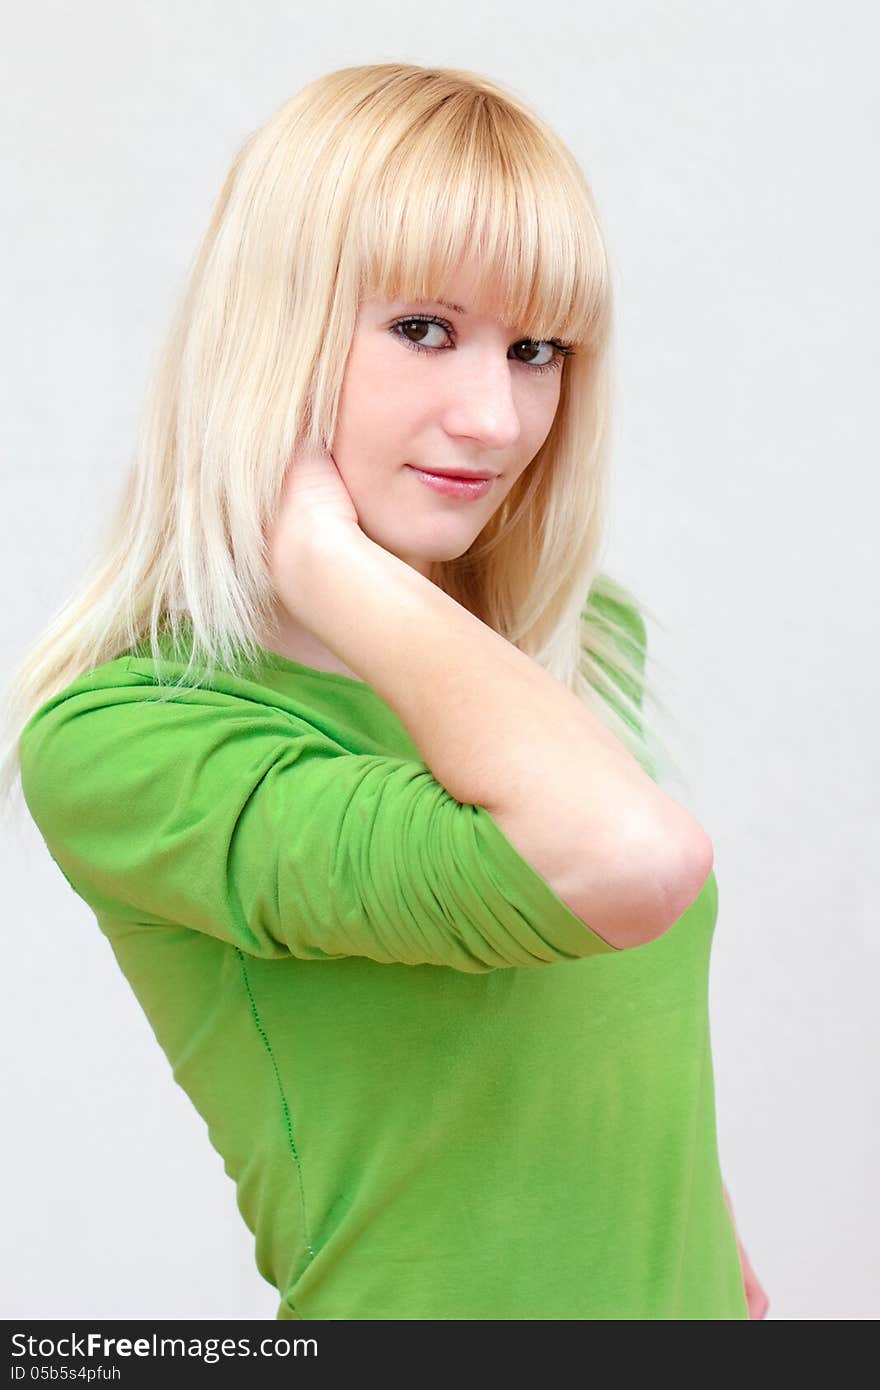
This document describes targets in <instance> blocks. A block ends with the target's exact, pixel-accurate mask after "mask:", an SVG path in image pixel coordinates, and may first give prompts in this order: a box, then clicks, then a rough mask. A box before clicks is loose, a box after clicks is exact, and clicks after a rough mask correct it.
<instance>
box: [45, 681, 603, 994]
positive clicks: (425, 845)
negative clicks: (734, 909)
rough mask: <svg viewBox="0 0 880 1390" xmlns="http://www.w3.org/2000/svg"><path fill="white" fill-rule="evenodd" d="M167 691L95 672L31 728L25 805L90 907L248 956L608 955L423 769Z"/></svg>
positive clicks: (273, 719)
mask: <svg viewBox="0 0 880 1390" xmlns="http://www.w3.org/2000/svg"><path fill="white" fill-rule="evenodd" d="M93 675H94V673H93ZM156 691H157V687H156V686H155V685H154V684H152V683H143V681H142V679H139V678H138V677H136V676H135V675H134V674H133V673H129V672H125V673H120V674H119V675H118V676H116V677H115V678H114V680H113V681H112V682H108V681H106V680H105V681H103V682H98V681H95V680H94V679H93V678H88V677H87V678H84V679H82V680H81V681H79V682H74V683H73V685H72V686H71V687H68V690H67V692H62V693H61V695H59V696H56V697H54V699H52V700H50V701H48V702H47V703H46V704H45V705H44V706H43V707H42V708H41V709H40V710H39V711H37V713H36V714H35V715H34V716H33V717H32V718H31V720H30V721H29V723H28V724H27V725H26V727H25V730H24V733H23V735H22V738H21V742H20V755H21V774H22V789H23V792H24V796H25V800H26V803H27V806H28V809H29V811H30V813H31V815H32V817H33V819H34V821H35V823H36V825H37V827H38V829H39V831H40V833H41V835H42V836H43V839H44V841H45V843H46V846H47V848H48V850H49V853H50V855H51V856H52V858H53V859H54V860H55V862H56V864H57V865H58V867H59V868H60V869H61V871H62V873H63V874H64V875H65V877H66V878H67V879H68V882H69V883H70V885H71V886H72V887H73V889H74V891H75V892H76V893H77V894H78V895H79V896H80V897H81V898H82V899H83V900H84V901H85V902H87V903H88V904H89V906H90V907H91V908H92V909H93V910H94V911H95V913H96V914H99V915H101V914H105V915H107V916H110V917H112V918H115V919H121V920H123V921H128V922H137V923H146V924H164V925H169V924H172V925H177V926H181V927H185V928H190V929H192V930H194V931H198V932H206V933H208V934H210V935H211V936H214V937H216V938H218V939H220V940H222V941H225V942H228V943H232V944H234V945H236V946H238V947H239V948H240V949H241V950H242V951H244V952H246V953H248V954H250V955H255V956H263V957H270V958H276V957H284V956H296V957H300V958H302V959H304V960H326V959H334V958H337V957H340V956H364V957H368V958H369V959H371V960H374V961H378V962H382V963H392V962H402V963H406V964H409V965H422V964H432V965H443V966H449V967H451V968H453V969H456V970H462V971H468V972H473V973H478V972H482V971H486V970H491V969H494V968H498V967H505V966H535V965H542V964H549V963H553V962H555V961H560V960H571V959H577V958H579V957H584V956H590V955H595V954H599V953H602V952H609V951H612V950H614V949H616V948H614V947H613V946H611V945H610V943H608V942H606V941H605V940H604V939H603V938H601V937H600V936H598V935H597V934H596V933H595V932H593V931H592V930H591V928H590V927H589V926H587V925H585V924H584V923H583V922H582V921H581V920H580V918H579V917H578V916H576V914H575V913H574V912H573V911H572V910H571V909H570V908H569V907H568V906H567V904H565V903H564V902H563V900H562V899H561V898H559V897H558V896H557V895H556V893H555V892H554V891H553V889H551V887H550V886H549V884H548V883H547V882H546V880H545V879H543V878H542V877H541V876H540V875H539V874H538V872H537V871H536V870H535V869H534V868H533V867H532V866H531V865H530V864H529V863H528V862H527V861H526V860H525V859H524V858H523V857H522V856H521V855H520V853H519V852H518V850H517V849H516V848H515V847H514V846H513V845H512V843H511V842H510V841H509V840H508V839H507V838H506V836H505V835H504V834H503V832H502V831H501V829H500V827H499V825H498V824H497V822H496V821H495V820H494V819H493V817H492V816H491V814H490V813H489V812H488V811H487V810H486V809H485V808H484V807H480V806H471V805H466V804H462V803H460V802H458V801H456V800H455V799H454V798H453V797H452V796H450V795H449V794H448V793H447V791H446V790H445V788H444V787H443V786H442V785H441V784H440V783H439V782H438V781H437V780H436V779H435V778H434V777H433V775H432V774H431V772H430V771H429V770H428V768H427V767H426V766H425V764H424V763H421V762H416V761H411V760H407V759H406V758H399V757H389V756H384V755H374V754H362V753H352V752H350V751H348V750H346V749H344V748H342V747H341V746H340V745H339V744H338V743H336V742H335V741H334V740H333V739H332V738H330V737H328V736H325V735H324V734H323V733H322V732H321V731H320V730H319V729H317V728H315V726H314V725H312V724H311V723H309V722H307V721H306V720H305V719H300V718H298V717H296V716H294V715H292V714H291V713H290V712H289V711H288V710H286V709H281V708H278V707H277V706H274V705H270V704H264V703H262V702H261V701H259V700H257V699H250V698H248V697H247V696H246V695H241V694H234V693H230V692H228V691H223V690H215V689H192V688H190V689H184V690H182V691H179V692H176V693H175V695H174V698H173V699H171V700H166V701H164V702H160V701H158V700H157V699H156Z"/></svg>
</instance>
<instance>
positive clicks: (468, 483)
mask: <svg viewBox="0 0 880 1390" xmlns="http://www.w3.org/2000/svg"><path fill="white" fill-rule="evenodd" d="M404 466H405V467H406V468H408V469H409V470H410V472H411V473H415V475H416V477H417V478H418V479H419V482H422V483H424V484H425V486H426V487H431V488H433V489H434V491H435V492H442V493H443V495H444V497H458V498H462V499H465V498H468V497H471V498H474V497H485V496H486V493H487V492H488V491H489V489H490V487H491V486H492V484H493V483H494V481H495V479H494V478H452V477H449V476H447V475H445V474H443V473H428V472H426V471H425V469H423V468H414V467H413V465H412V464H411V463H407V464H405V465H404Z"/></svg>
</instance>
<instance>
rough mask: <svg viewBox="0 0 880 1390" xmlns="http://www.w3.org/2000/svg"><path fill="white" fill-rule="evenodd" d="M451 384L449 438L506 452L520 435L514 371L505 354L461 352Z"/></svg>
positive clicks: (447, 409)
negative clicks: (471, 440) (514, 389)
mask: <svg viewBox="0 0 880 1390" xmlns="http://www.w3.org/2000/svg"><path fill="white" fill-rule="evenodd" d="M458 357H459V362H457V363H456V368H457V370H456V371H455V372H453V373H452V374H451V377H450V378H449V380H448V383H447V384H448V386H449V391H448V395H447V397H446V405H445V410H444V426H445V428H446V431H447V433H448V434H450V435H455V436H458V437H459V438H462V439H475V440H476V441H477V442H478V443H479V444H480V445H481V446H482V447H483V448H486V449H505V448H510V446H511V445H512V444H515V443H516V441H517V439H518V438H519V435H520V429H521V425H520V418H519V411H518V410H517V407H516V401H515V400H514V395H513V382H512V379H511V367H512V365H513V364H511V362H510V361H509V360H508V358H507V356H506V355H505V354H504V353H501V354H499V353H497V352H492V351H488V350H487V351H485V352H479V351H475V352H473V353H467V352H465V351H461V350H460V351H459V353H458Z"/></svg>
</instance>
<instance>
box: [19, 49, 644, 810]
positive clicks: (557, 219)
mask: <svg viewBox="0 0 880 1390" xmlns="http://www.w3.org/2000/svg"><path fill="white" fill-rule="evenodd" d="M474 255H476V256H477V257H478V258H479V264H480V266H481V274H483V275H485V283H487V284H489V285H491V287H492V290H493V293H495V294H498V295H500V304H501V311H502V313H503V315H504V318H505V320H506V321H507V322H510V323H516V324H517V325H518V326H520V327H521V328H522V332H523V336H524V338H529V339H533V340H536V341H537V340H541V339H545V338H549V337H553V336H561V337H563V338H564V339H565V340H566V341H568V342H570V343H573V344H574V345H575V352H574V354H573V355H572V356H571V357H568V358H567V359H566V361H565V366H564V369H563V378H562V383H561V395H560V401H559V406H558V410H557V413H556V416H555V419H554V422H553V425H552V428H551V431H550V434H549V435H548V437H547V439H546V440H545V442H544V444H543V445H542V447H541V449H540V451H539V453H538V454H537V455H536V457H535V459H534V461H533V463H532V464H531V465H530V466H529V467H528V468H526V469H525V471H524V472H523V474H522V475H521V476H520V478H519V479H518V480H517V483H516V484H515V485H514V487H513V488H512V489H511V491H510V493H509V494H508V496H507V497H506V498H505V500H504V502H503V503H502V505H501V506H500V507H499V509H498V510H497V511H496V512H495V514H494V515H493V516H492V517H491V519H490V520H489V522H488V523H487V525H486V526H485V528H484V530H483V531H482V532H481V534H480V535H479V536H478V537H477V539H476V540H475V542H474V544H473V545H472V546H471V547H470V548H469V550H468V551H467V552H466V553H465V554H464V555H462V556H460V557H458V558H456V559H452V560H449V561H447V562H437V563H436V564H435V571H436V579H435V582H437V583H438V584H439V585H440V586H441V587H442V588H443V589H445V590H446V591H447V592H448V593H449V594H451V595H452V596H453V597H454V598H456V599H457V600H458V601H459V602H461V603H462V604H464V605H466V606H467V607H468V608H469V609H470V610H471V611H472V612H474V613H475V614H476V615H477V616H478V617H479V618H481V619H482V620H483V621H484V622H486V623H487V624H489V625H490V626H491V627H492V628H494V629H495V630H496V631H498V632H500V633H502V634H503V635H504V636H505V637H507V638H508V639H509V640H510V641H511V642H513V643H515V644H516V645H517V646H518V647H519V648H521V649H522V650H523V651H525V652H526V653H527V654H529V655H530V656H532V657H533V658H534V659H535V660H536V661H538V662H540V663H541V665H542V666H544V667H545V668H546V669H547V670H548V671H549V672H551V673H552V674H553V675H555V676H556V677H557V678H558V679H559V680H561V681H563V682H564V683H565V684H566V685H568V686H569V687H570V688H571V689H572V690H574V691H575V692H576V693H577V694H578V695H579V696H580V697H581V698H582V699H584V700H585V701H586V702H587V703H589V704H590V705H592V706H593V707H594V708H595V709H596V710H597V712H599V713H600V714H601V715H602V717H603V718H605V719H606V721H607V722H608V723H609V724H610V725H611V727H612V728H613V729H615V730H616V732H617V733H618V734H619V736H620V737H621V739H622V740H623V741H624V742H625V743H626V745H627V746H628V747H630V749H631V751H632V752H633V753H634V754H635V756H636V757H638V758H639V760H640V761H641V762H642V764H643V766H646V767H647V768H648V769H649V770H650V769H651V761H650V759H648V758H647V754H646V751H645V750H646V744H645V733H646V725H645V721H644V718H643V715H642V711H641V706H642V702H643V696H644V693H645V688H646V687H645V679H644V675H643V672H642V661H643V658H644V621H643V618H642V615H641V612H640V611H639V606H638V605H637V604H636V603H635V601H634V599H633V597H632V595H631V594H630V593H629V592H628V591H627V590H625V589H624V588H623V587H622V586H621V585H619V584H617V583H615V582H614V581H613V580H611V578H610V577H609V576H607V575H603V574H600V573H599V564H600V558H601V554H600V552H601V548H602V544H603V540H604V531H605V523H606V512H607V488H608V476H607V461H608V447H609V424H610V404H611V399H610V398H611V382H610V350H611V339H612V287H611V278H610V272H609V262H608V256H607V251H606V247H605V244H604V241H603V237H602V233H601V231H600V228H599V223H598V219H597V216H596V211H595V207H594V202H593V198H592V195H591V193H590V190H589V187H588V185H587V182H586V179H585V177H584V175H583V173H582V172H581V170H580V168H579V166H578V164H577V162H576V161H575V159H574V157H573V155H572V154H571V153H570V152H569V151H568V149H567V148H566V147H565V145H564V144H563V143H562V141H561V140H560V139H559V138H558V136H556V135H555V134H554V133H553V131H552V130H551V129H550V128H549V127H548V126H547V125H545V124H544V122H543V121H542V120H541V119H540V118H539V117H538V116H537V115H535V114H534V113H533V112H532V111H530V110H529V109H528V107H527V106H525V105H524V104H523V103H522V102H521V101H520V100H518V99H517V98H516V96H514V95H513V94H512V93H510V92H508V91H505V90H503V89H502V88H501V87H499V86H498V85H496V84H495V83H493V82H491V81H489V80H488V79H486V78H485V77H483V76H480V75H478V74H475V73H471V72H465V71H460V70H457V69H450V68H435V67H421V66H415V65H411V64H403V63H381V64H375V65H367V66H357V67H348V68H342V69H340V70H338V71H335V72H331V73H329V74H327V75H325V76H323V77H321V78H319V79H318V80H316V81H314V82H311V83H310V84H308V85H307V86H305V87H304V88H302V89H301V90H300V91H299V92H298V93H296V94H295V95H294V96H293V97H291V98H290V99H289V100H288V101H286V102H285V103H284V104H283V105H282V106H281V107H280V108H279V109H278V110H277V111H276V112H275V114H274V115H273V116H272V117H271V118H270V119H269V120H268V122H267V123H266V124H265V125H263V126H262V127H261V128H259V129H257V130H256V131H255V132H253V133H252V134H251V135H249V136H248V138H247V139H246V140H245V142H244V144H243V145H242V146H241V147H240V149H239V151H238V153H237V154H236V156H235V158H234V159H233V161H232V165H231V167H230V169H229V172H228V174H227V176H226V178H225V180H224V183H223V186H222V188H221V190H220V193H219V195H218V197H217V200H216V203H215V206H214V209H213V212H212V214H211V218H210V221H209V224H208V227H207V230H206V231H205V233H204V236H203V237H202V240H201V244H200V245H199V247H198V249H197V252H196V254H195V257H194V261H193V263H192V266H191V268H190V271H189V274H188V277H187V280H186V283H185V286H184V290H183V294H182V296H181V298H180V301H179V304H178V307H177V309H176V313H175V315H174V318H173V321H172V323H171V326H170V330H169V332H168V335H167V338H166V340H165V343H164V345H163V347H162V350H161V352H160V354H159V356H158V359H157V361H156V364H155V367H154V371H153V374H152V379H151V381H150V383H149V389H148V392H147V397H146V402H145V407H144V411H143V416H142V420H141V425H140V430H139V438H138V441H137V447H136V450H135V454H134V459H133V463H132V465H131V468H130V471H129V473H128V476H127V478H126V480H125V483H124V486H123V488H122V491H121V496H120V497H119V500H118V505H117V507H116V510H115V515H114V516H113V518H112V519H111V521H110V524H109V527H108V528H107V530H106V531H105V533H104V535H103V536H102V538H101V542H100V551H99V553H98V554H97V556H96V558H95V560H94V561H93V563H92V565H91V566H90V569H89V571H88V573H87V574H86V576H85V577H84V579H83V580H82V582H81V585H80V587H79V588H78V590H77V591H76V592H75V593H74V594H73V596H72V597H71V598H69V599H68V601H67V602H65V603H64V604H63V606H62V607H61V608H60V609H59V610H58V611H57V612H56V613H55V615H54V616H53V618H52V620H51V622H50V624H49V626H48V627H47V629H46V630H45V632H44V634H43V636H42V637H41V639H40V640H39V641H38V642H37V644H36V645H35V646H34V647H33V648H32V649H31V651H30V652H29V653H28V654H27V656H26V659H25V660H24V661H23V662H22V664H21V665H20V666H19V668H18V669H17V671H16V672H15V674H14V677H13V680H12V682H11V684H10V685H9V687H8V689H7V692H6V694H5V696H4V704H5V710H4V712H3V732H2V738H0V790H2V791H3V792H8V791H9V790H10V788H11V784H12V780H13V777H14V775H15V772H16V771H20V768H19V765H18V740H19V737H20V734H21V731H22V729H23V728H24V726H25V724H26V723H27V722H28V720H29V719H30V717H31V715H33V714H34V713H35V712H36V711H37V710H38V709H39V708H40V706H41V705H42V704H43V703H44V702H45V701H47V700H48V699H50V698H51V697H52V696H53V695H55V694H57V693H58V692H60V691H61V690H63V689H64V688H65V687H66V686H67V685H68V684H69V683H70V682H71V681H73V680H74V679H76V678H77V677H78V676H80V675H81V674H83V673H85V672H88V671H91V670H93V669H94V668H95V667H97V666H99V665H101V664H102V663H104V662H106V661H109V660H112V659H113V658H115V657H117V656H118V655H120V654H121V653H122V652H124V651H127V650H129V649H130V648H131V647H133V646H135V645H136V644H138V643H140V642H142V641H144V640H146V639H147V638H148V639H149V646H150V650H151V652H152V655H153V658H154V660H156V662H157V683H158V684H159V685H161V684H162V677H161V673H160V672H159V667H158V662H159V660H160V657H161V652H160V649H159V640H160V636H162V637H163V638H168V637H169V636H170V639H171V641H172V644H173V647H174V650H175V652H176V651H177V650H178V644H181V645H180V650H181V651H183V650H184V646H183V644H184V641H185V637H186V638H187V639H188V650H189V660H188V663H187V669H186V671H185V672H184V675H183V676H182V677H181V679H180V681H179V682H177V683H176V684H182V683H195V684H198V683H199V682H200V681H201V680H202V679H204V680H208V681H209V680H210V679H211V677H212V675H213V671H214V668H215V666H216V665H220V666H221V667H223V668H226V669H228V670H231V671H238V670H239V669H240V663H241V662H242V661H243V660H244V661H251V660H253V659H254V658H256V657H257V656H258V654H259V649H260V647H261V646H265V645H266V634H268V633H271V632H272V630H273V622H274V619H273V600H274V594H273V589H272V584H271V580H270V577H269V573H268V565H267V554H266V542H265V532H266V526H267V522H268V521H269V520H270V519H271V517H272V516H273V515H274V511H275V509H276V507H277V505H278V501H279V494H280V488H281V483H282V479H283V475H284V471H285V468H286V465H287V461H288V459H289V458H290V456H291V453H292V452H293V451H294V449H295V448H296V447H297V446H298V445H299V444H301V443H308V444H317V445H320V446H322V447H325V448H330V447H331V442H332V438H333V434H334V429H335V420H336V413H337V405H338V401H339V396H340V389H341V385H342V379H343V373H344V368H345V362H346V358H347V355H348V350H349V346H350V343H351V339H352V334H353V331H354V327H355V321H356V317H357V311H358V306H359V303H360V301H361V299H362V298H363V297H366V296H368V295H378V296H381V297H388V298H406V299H410V298H414V299H436V298H437V297H438V296H440V295H442V293H443V290H444V286H445V281H446V278H447V276H448V274H449V273H450V272H451V271H452V270H453V269H454V267H456V266H457V265H458V264H459V263H460V262H461V261H462V260H465V261H466V260H469V259H470V258H471V257H472V256H474ZM588 595H589V599H590V602H589V604H588V605H587V607H586V609H585V607H584V605H585V599H586V598H587V596H588ZM353 601H356V599H353ZM652 616H653V615H652ZM166 650H167V649H166ZM174 688H176V686H173V687H172V688H171V690H170V692H169V693H171V694H173V689H174ZM658 703H659V702H658Z"/></svg>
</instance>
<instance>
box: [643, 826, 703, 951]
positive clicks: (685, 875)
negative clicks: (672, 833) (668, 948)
mask: <svg viewBox="0 0 880 1390" xmlns="http://www.w3.org/2000/svg"><path fill="white" fill-rule="evenodd" d="M714 862H715V851H714V848H713V845H712V841H711V840H710V839H709V836H708V835H707V834H706V833H705V831H703V830H702V829H701V828H700V827H699V826H696V825H695V826H694V827H693V830H692V832H691V833H690V834H689V835H688V837H687V838H686V840H685V842H684V843H683V844H682V845H681V846H680V847H679V849H678V852H677V854H676V856H675V857H674V858H673V859H672V860H671V861H669V860H668V856H667V862H666V863H665V864H664V866H663V868H662V869H661V871H660V872H659V873H658V876H657V882H658V883H659V885H660V887H661V891H660V894H659V898H658V906H657V912H656V915H655V918H654V921H653V922H652V924H651V932H650V935H649V936H647V937H646V940H648V941H655V940H656V939H657V938H658V937H660V936H663V935H664V933H665V932H668V931H669V929H670V927H674V926H675V924H676V922H678V921H680V920H681V918H682V917H683V916H684V914H685V913H686V912H687V910H688V908H689V907H691V906H692V904H693V903H695V902H696V900H697V898H698V897H699V896H700V893H701V892H702V891H703V888H704V886H705V884H706V880H707V879H708V877H709V875H710V873H711V872H712V867H713V865H714Z"/></svg>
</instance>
